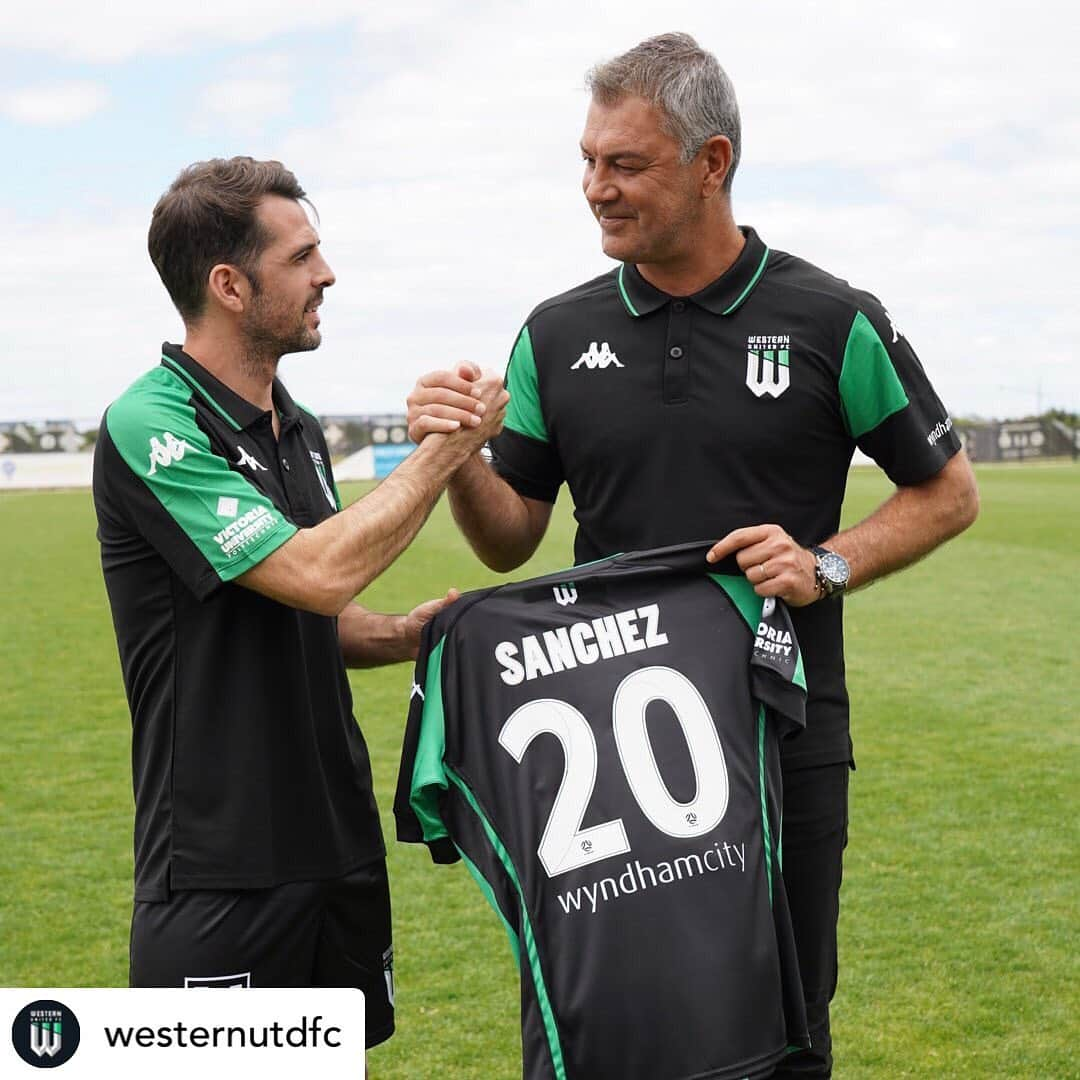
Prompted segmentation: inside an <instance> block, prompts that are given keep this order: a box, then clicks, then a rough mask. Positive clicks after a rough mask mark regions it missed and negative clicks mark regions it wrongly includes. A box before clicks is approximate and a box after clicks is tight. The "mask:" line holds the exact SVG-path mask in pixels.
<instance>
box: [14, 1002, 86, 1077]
mask: <svg viewBox="0 0 1080 1080" xmlns="http://www.w3.org/2000/svg"><path fill="white" fill-rule="evenodd" d="M11 1042H12V1045H13V1046H14V1047H15V1053H17V1054H18V1055H19V1057H21V1058H22V1059H23V1061H25V1062H26V1064H27V1065H33V1066H34V1068H36V1069H54V1068H56V1066H57V1065H63V1064H64V1063H65V1062H66V1061H70V1060H71V1058H72V1056H73V1055H74V1053H75V1051H76V1050H78V1049H79V1021H78V1020H77V1019H76V1018H75V1014H74V1013H73V1012H72V1011H71V1010H70V1009H69V1008H68V1007H67V1006H66V1005H63V1004H61V1003H60V1002H59V1001H33V1002H31V1003H30V1004H29V1005H27V1006H26V1007H25V1008H24V1009H20V1010H19V1014H18V1016H16V1017H15V1022H14V1023H13V1024H12V1025H11Z"/></svg>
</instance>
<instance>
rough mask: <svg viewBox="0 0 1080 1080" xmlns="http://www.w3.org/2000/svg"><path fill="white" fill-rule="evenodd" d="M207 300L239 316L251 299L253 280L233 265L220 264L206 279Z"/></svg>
mask: <svg viewBox="0 0 1080 1080" xmlns="http://www.w3.org/2000/svg"><path fill="white" fill-rule="evenodd" d="M206 292H207V299H208V300H210V301H211V302H212V303H214V304H216V305H217V306H218V307H221V308H224V309H225V310H226V311H231V312H233V313H234V314H237V315H239V314H240V313H241V312H243V311H244V310H245V308H246V307H247V306H248V301H249V300H250V299H251V292H252V290H251V279H250V278H249V277H248V276H247V274H245V273H244V272H243V271H242V270H241V269H239V267H236V266H233V265H232V263H218V264H217V265H216V266H214V267H212V268H211V270H210V273H209V275H208V276H207V279H206Z"/></svg>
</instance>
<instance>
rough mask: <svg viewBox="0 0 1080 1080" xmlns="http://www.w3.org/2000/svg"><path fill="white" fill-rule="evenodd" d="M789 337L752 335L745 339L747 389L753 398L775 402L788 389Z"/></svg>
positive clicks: (787, 335)
mask: <svg viewBox="0 0 1080 1080" xmlns="http://www.w3.org/2000/svg"><path fill="white" fill-rule="evenodd" d="M790 356H791V335H790V334H751V335H750V336H749V337H748V338H747V339H746V385H747V386H748V387H749V388H750V390H751V392H752V393H753V395H754V396H755V397H764V396H765V395H768V396H769V397H774V398H778V397H779V396H780V395H781V394H782V393H783V392H784V391H785V390H786V389H787V388H788V386H789V384H790V382H791V373H790V368H789V363H790Z"/></svg>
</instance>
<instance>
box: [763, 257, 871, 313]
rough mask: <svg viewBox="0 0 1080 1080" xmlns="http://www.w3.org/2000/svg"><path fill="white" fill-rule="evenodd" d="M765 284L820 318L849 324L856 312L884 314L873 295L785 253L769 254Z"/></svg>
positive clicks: (804, 260) (810, 263)
mask: <svg viewBox="0 0 1080 1080" xmlns="http://www.w3.org/2000/svg"><path fill="white" fill-rule="evenodd" d="M765 283H766V285H767V287H768V288H769V289H770V290H777V291H780V292H787V293H790V294H793V295H794V296H795V297H797V299H798V300H799V301H800V302H801V303H802V304H804V305H805V304H813V305H815V306H816V307H817V308H818V309H819V311H820V313H821V314H822V315H823V316H829V315H832V316H834V317H836V318H838V319H845V318H846V319H847V320H848V322H850V320H851V319H853V318H854V317H855V314H856V313H857V312H859V311H862V312H864V313H866V312H873V313H875V314H876V313H881V314H884V313H885V308H884V306H883V305H882V303H881V301H880V300H879V299H878V298H877V297H876V296H874V294H873V293H870V292H867V291H866V290H865V289H859V288H856V287H855V286H854V285H852V284H851V283H850V282H848V281H846V280H845V279H844V278H841V277H837V276H836V275H835V274H830V273H829V272H828V271H827V270H823V269H822V268H821V267H820V266H815V265H814V263H812V262H808V261H807V260H806V259H801V258H799V257H798V256H797V255H791V254H789V253H788V252H786V251H776V250H771V251H770V252H769V262H768V265H767V272H766V276H765Z"/></svg>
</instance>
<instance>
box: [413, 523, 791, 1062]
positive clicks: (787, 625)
mask: <svg viewBox="0 0 1080 1080" xmlns="http://www.w3.org/2000/svg"><path fill="white" fill-rule="evenodd" d="M707 549H708V545H707V544H700V543H697V544H691V545H679V546H677V547H672V548H665V549H660V550H656V551H650V552H639V553H634V554H629V555H621V556H616V557H613V558H610V559H606V560H603V561H601V562H598V563H595V564H592V565H589V566H584V567H577V568H575V569H574V570H573V571H565V572H563V573H562V574H556V575H549V576H548V577H544V578H537V579H534V580H532V581H526V582H523V583H519V584H513V585H504V586H501V587H497V588H494V589H488V590H484V591H480V592H475V593H470V594H468V595H467V596H465V597H463V598H462V599H461V600H460V601H458V602H457V603H455V604H453V605H452V606H450V607H449V608H447V609H446V610H445V611H443V612H441V613H440V614H439V615H438V616H437V617H436V618H435V619H434V620H433V621H432V623H430V624H429V625H428V627H427V628H426V630H425V634H424V638H423V642H422V645H421V651H420V656H419V659H418V660H417V667H416V677H415V683H414V686H413V698H412V702H411V706H410V711H409V719H408V725H407V730H406V736H405V747H404V751H403V755H402V763H401V773H400V777H399V781H398V794H397V799H396V803H395V814H396V817H397V824H398V837H399V839H401V840H405V841H409V842H419V841H423V842H425V843H426V844H428V845H429V848H430V850H431V854H432V857H433V858H434V859H435V861H436V862H452V861H455V860H456V859H457V858H458V857H459V856H460V857H461V858H462V859H463V860H464V862H465V864H466V866H467V867H468V869H469V871H470V872H471V873H472V875H473V876H474V877H475V879H476V881H477V883H478V884H479V886H480V888H481V890H482V892H483V893H484V895H485V897H486V898H487V899H488V901H489V902H490V903H491V904H492V906H493V907H494V908H495V910H496V912H497V913H498V915H499V916H500V917H501V919H502V921H503V923H504V924H505V927H506V930H507V933H508V935H509V937H510V941H511V945H512V947H513V949H514V951H515V953H516V956H517V959H518V964H519V968H520V973H521V984H522V996H521V1001H522V1006H521V1009H522V1016H521V1022H522V1050H523V1071H524V1076H525V1077H526V1078H527V1080H616V1078H617V1080H635V1078H638V1080H677V1078H684V1080H688V1078H691V1077H693V1078H696V1080H703V1078H706V1077H711V1078H717V1080H726V1078H732V1080H734V1078H736V1077H756V1076H765V1075H769V1074H770V1073H771V1071H772V1068H773V1066H774V1065H775V1063H776V1062H777V1061H778V1060H780V1059H781V1058H782V1057H783V1056H784V1054H785V1053H786V1052H787V1051H788V1049H789V1048H790V1047H793V1046H805V1045H807V1040H806V1019H805V1010H804V1005H803V1000H802V996H801V994H802V992H801V987H800V984H799V974H798V965H797V960H796V956H795V951H794V944H793V939H792V932H791V923H790V917H789V914H788V908H787V903H786V898H785V894H784V886H783V880H782V878H781V875H780V866H779V851H778V842H777V841H778V836H779V826H780V811H781V795H780V773H779V754H778V747H777V742H778V739H779V738H781V737H783V736H785V735H787V734H789V733H791V732H793V731H796V730H798V729H799V728H800V727H801V725H802V724H803V722H804V697H805V682H804V679H803V674H802V661H801V658H800V654H799V647H798V643H797V641H796V639H795V635H794V633H793V631H792V628H791V622H790V619H789V617H788V613H787V610H786V608H785V607H784V605H783V603H782V602H776V601H765V602H764V603H763V601H762V600H761V598H760V597H757V596H755V595H754V593H753V591H752V589H751V588H750V587H749V586H748V584H747V582H746V579H745V578H744V577H743V576H742V575H741V574H739V573H738V571H737V568H736V567H735V566H734V565H733V564H731V565H730V566H724V567H722V568H721V569H722V570H724V571H726V572H724V573H716V572H709V570H710V568H709V567H708V566H707V564H706V563H705V552H706V550H707Z"/></svg>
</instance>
